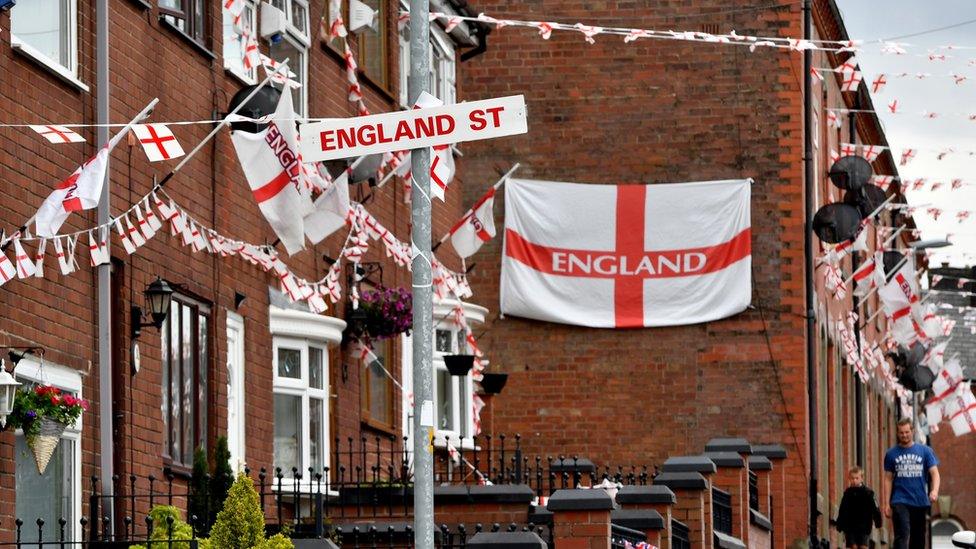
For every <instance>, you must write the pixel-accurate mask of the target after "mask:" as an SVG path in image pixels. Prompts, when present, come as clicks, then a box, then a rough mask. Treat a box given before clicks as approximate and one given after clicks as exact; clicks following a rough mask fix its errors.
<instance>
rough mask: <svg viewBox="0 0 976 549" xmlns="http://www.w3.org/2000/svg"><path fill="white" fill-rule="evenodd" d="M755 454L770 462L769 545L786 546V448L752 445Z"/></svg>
mask: <svg viewBox="0 0 976 549" xmlns="http://www.w3.org/2000/svg"><path fill="white" fill-rule="evenodd" d="M752 449H753V453H754V454H755V455H759V456H763V457H765V458H766V459H768V460H769V461H770V462H772V465H773V469H772V471H770V474H769V516H768V518H769V521H770V523H772V526H773V537H772V544H771V546H772V547H773V548H774V549H776V548H780V549H785V548H786V547H787V539H786V464H785V463H784V462H785V460H786V448H784V447H783V446H782V445H780V444H767V445H759V446H753V448H752Z"/></svg>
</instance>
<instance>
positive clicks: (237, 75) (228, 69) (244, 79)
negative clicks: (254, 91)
mask: <svg viewBox="0 0 976 549" xmlns="http://www.w3.org/2000/svg"><path fill="white" fill-rule="evenodd" d="M224 72H226V73H227V74H229V75H231V76H233V77H234V78H236V79H237V80H238V81H239V82H241V83H243V84H246V85H248V86H253V85H254V84H257V83H258V82H257V79H255V78H251V77H250V76H248V75H246V74H244V73H242V72H241V71H239V70H237V69H233V68H231V67H224Z"/></svg>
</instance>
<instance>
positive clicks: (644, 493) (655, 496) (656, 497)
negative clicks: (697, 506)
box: [617, 484, 678, 503]
mask: <svg viewBox="0 0 976 549" xmlns="http://www.w3.org/2000/svg"><path fill="white" fill-rule="evenodd" d="M677 501H678V500H677V498H675V497H674V492H672V491H671V489H670V488H668V487H667V486H659V485H653V484H652V485H650V486H622V487H621V488H620V489H619V490H617V503H675V502H677Z"/></svg>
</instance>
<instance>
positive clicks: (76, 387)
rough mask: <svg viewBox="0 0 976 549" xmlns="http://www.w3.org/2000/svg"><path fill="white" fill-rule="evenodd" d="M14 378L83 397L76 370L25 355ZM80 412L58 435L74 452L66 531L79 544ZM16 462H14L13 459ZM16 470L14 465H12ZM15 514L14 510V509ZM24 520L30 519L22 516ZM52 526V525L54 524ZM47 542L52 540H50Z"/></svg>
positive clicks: (82, 421)
mask: <svg viewBox="0 0 976 549" xmlns="http://www.w3.org/2000/svg"><path fill="white" fill-rule="evenodd" d="M15 375H16V376H17V377H18V378H21V379H23V380H27V381H30V382H34V383H40V384H46V385H53V386H55V387H57V388H59V389H61V390H62V391H66V392H69V393H72V394H73V395H74V396H76V397H78V398H84V395H83V394H82V388H83V387H82V381H81V373H80V372H78V371H77V370H73V369H71V368H68V367H65V366H61V365H58V364H52V363H50V362H44V363H43V364H42V363H41V362H40V361H38V360H37V359H35V358H34V357H31V356H26V357H24V358H23V359H21V361H20V363H19V364H18V365H17V368H16V372H15ZM84 416H85V414H84V412H83V413H82V414H81V416H79V417H78V420H77V421H75V423H74V425H69V426H68V428H67V429H65V430H64V433H63V434H62V435H61V443H60V444H64V443H65V442H68V443H70V444H73V445H74V452H73V457H74V459H72V461H71V463H70V467H71V478H72V479H74V483H73V485H72V487H71V499H72V513H73V516H72V519H73V520H72V521H71V522H70V523H69V525H66V527H67V528H70V529H71V539H73V540H75V541H81V536H82V531H81V522H80V519H81V516H82V515H81V451H82V450H81V431H82V428H83V427H84ZM15 436H18V437H22V436H24V432H23V430H21V429H17V430H16V432H15ZM15 461H16V459H15ZM14 467H15V468H16V465H15V466H14ZM15 511H16V508H15ZM24 520H33V519H28V518H27V517H24ZM55 526H56V523H55ZM51 539H54V538H53V537H52V538H51Z"/></svg>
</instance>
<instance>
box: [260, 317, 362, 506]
mask: <svg viewBox="0 0 976 549" xmlns="http://www.w3.org/2000/svg"><path fill="white" fill-rule="evenodd" d="M270 317H271V321H270V328H271V334H272V338H273V343H272V371H273V372H274V378H273V394H282V395H291V396H300V397H301V399H302V418H301V425H302V432H301V434H300V437H301V441H302V443H303V444H302V449H301V458H300V460H301V470H300V471H299V473H301V474H302V476H303V479H304V481H303V483H302V486H301V491H302V492H309V491H310V490H312V487H311V486H310V484H309V483H308V482H307V480H308V479H307V473H308V467H309V465H310V464H311V463H312V455H311V445H310V444H309V441H310V438H309V437H310V434H311V431H310V428H311V427H310V424H311V422H310V421H309V417H310V410H309V400H310V399H311V398H319V399H321V400H322V408H323V409H322V433H321V437H322V438H321V440H322V444H321V446H322V448H321V451H322V466H323V467H330V464H331V462H330V457H331V453H330V452H331V444H330V441H331V437H330V433H329V420H330V413H329V411H330V410H329V409H330V406H329V403H330V401H331V398H332V396H331V394H330V393H331V389H332V386H331V379H330V378H329V347H330V346H336V345H338V344H339V343H341V341H342V331H343V330H344V329H345V327H346V323H345V322H344V321H342V320H340V319H338V318H333V317H328V316H322V315H317V314H314V313H310V312H306V311H299V310H292V309H281V308H278V307H274V306H272V307H271V312H270ZM280 347H285V348H288V349H298V350H299V352H300V353H301V378H300V379H295V378H289V377H281V376H279V375H278V349H279V348H280ZM310 347H316V348H319V349H321V350H322V389H314V388H311V387H309V381H310V378H309V362H308V357H309V348H310ZM282 474H283V475H284V478H283V479H282V482H281V486H282V488H283V489H286V488H287V490H289V491H291V490H293V483H292V481H291V471H282ZM272 488H273V489H275V490H277V488H278V482H277V479H275V481H274V482H273V483H272Z"/></svg>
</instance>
